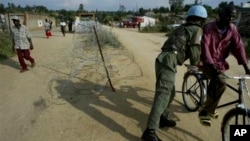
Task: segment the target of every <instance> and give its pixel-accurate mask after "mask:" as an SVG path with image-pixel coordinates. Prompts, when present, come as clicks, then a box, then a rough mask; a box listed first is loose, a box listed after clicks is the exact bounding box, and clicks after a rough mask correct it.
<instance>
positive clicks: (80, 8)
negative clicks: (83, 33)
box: [78, 3, 84, 12]
mask: <svg viewBox="0 0 250 141" xmlns="http://www.w3.org/2000/svg"><path fill="white" fill-rule="evenodd" d="M83 11H84V5H83V4H82V3H81V4H80V5H79V8H78V12H83Z"/></svg>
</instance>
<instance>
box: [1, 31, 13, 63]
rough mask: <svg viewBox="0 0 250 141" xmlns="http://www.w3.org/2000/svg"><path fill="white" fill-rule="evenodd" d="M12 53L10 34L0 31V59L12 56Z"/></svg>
mask: <svg viewBox="0 0 250 141" xmlns="http://www.w3.org/2000/svg"><path fill="white" fill-rule="evenodd" d="M14 54H15V53H14V52H13V50H12V41H11V36H10V34H9V33H6V32H0V60H3V59H6V58H9V57H12V56H14Z"/></svg>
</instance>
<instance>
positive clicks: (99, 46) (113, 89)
mask: <svg viewBox="0 0 250 141" xmlns="http://www.w3.org/2000/svg"><path fill="white" fill-rule="evenodd" d="M93 29H94V32H95V36H96V41H97V44H98V48H99V51H100V54H101V58H102V62H103V65H104V68H105V71H106V74H107V77H108V81H109V85H110V87H111V89H112V91H113V92H115V88H114V87H113V85H112V83H111V79H110V77H109V72H108V69H107V67H106V64H105V61H104V57H103V54H102V49H101V45H100V42H99V39H98V36H97V33H96V29H95V26H93Z"/></svg>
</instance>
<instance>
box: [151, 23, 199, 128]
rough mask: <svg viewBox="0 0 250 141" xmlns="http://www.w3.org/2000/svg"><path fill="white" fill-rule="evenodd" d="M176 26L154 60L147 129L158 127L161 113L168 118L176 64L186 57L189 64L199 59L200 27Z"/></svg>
mask: <svg viewBox="0 0 250 141" xmlns="http://www.w3.org/2000/svg"><path fill="white" fill-rule="evenodd" d="M183 27H184V28H183ZM178 28H183V29H185V30H184V31H185V32H180V31H179V30H181V29H178ZM178 28H177V29H176V30H174V31H173V33H172V34H171V35H170V37H169V38H168V40H167V41H166V42H165V43H164V45H163V47H162V52H161V53H160V54H159V55H158V56H157V58H156V61H155V75H156V92H155V97H154V102H153V106H152V109H151V112H150V115H149V118H148V123H147V127H148V128H149V129H157V128H158V127H159V120H160V116H161V115H163V117H165V118H166V119H167V118H168V113H169V110H168V108H169V105H170V103H171V102H172V100H173V99H174V96H175V75H176V72H177V69H176V67H177V65H182V64H183V63H184V61H185V60H187V59H188V58H189V59H190V64H191V65H197V64H198V62H199V61H200V39H201V35H202V29H201V28H200V27H199V26H197V25H181V27H178ZM181 46H183V48H182V47H181ZM180 48H182V49H180Z"/></svg>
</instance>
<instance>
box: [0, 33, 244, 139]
mask: <svg viewBox="0 0 250 141" xmlns="http://www.w3.org/2000/svg"><path fill="white" fill-rule="evenodd" d="M111 31H112V32H114V33H115V34H116V35H117V36H118V38H119V39H120V40H121V41H122V43H123V45H124V46H125V48H126V49H127V50H128V52H127V50H123V51H118V52H117V51H114V50H107V51H106V52H105V56H106V57H107V58H109V57H110V56H112V55H113V58H112V57H110V58H109V62H110V63H111V65H112V66H113V67H112V70H111V71H110V73H111V79H112V81H113V84H114V87H115V89H116V92H112V91H111V89H110V87H109V86H108V84H107V85H105V83H101V81H98V82H96V83H94V82H93V81H90V80H89V79H87V78H93V76H96V75H97V73H93V71H96V70H97V69H95V68H94V67H93V66H92V68H88V67H85V68H84V67H83V68H84V69H83V70H82V71H81V72H77V73H76V71H72V69H75V67H76V65H78V64H79V60H75V59H74V57H73V52H72V51H73V48H74V45H73V34H66V37H63V36H62V34H61V33H60V32H59V30H58V29H54V31H53V34H54V35H53V36H52V37H51V38H50V39H46V38H45V37H44V33H43V31H34V32H32V34H33V36H34V37H33V42H34V47H35V49H34V50H33V51H32V56H33V57H34V58H35V59H36V62H37V65H36V67H35V68H32V69H30V71H28V72H25V73H22V74H21V73H19V64H18V61H17V58H16V57H13V58H11V59H8V60H4V61H1V62H0V71H1V72H0V80H1V81H0V89H1V93H0V126H1V128H0V140H1V141H125V140H128V141H138V140H140V136H141V134H142V130H143V129H144V128H145V124H146V121H147V116H148V113H149V110H150V107H151V103H152V99H153V96H154V82H155V78H154V59H155V57H156V56H157V54H158V53H159V51H160V47H161V45H162V44H163V42H164V41H165V39H166V38H165V37H164V36H163V34H141V33H138V32H137V31H136V30H134V29H117V28H113V29H111ZM115 53H117V54H118V55H117V54H116V57H117V58H115V57H114V56H115V55H114V54H115ZM119 53H121V55H119ZM110 54H112V55H110ZM124 54H127V55H124ZM85 55H87V54H85ZM121 56H122V57H121ZM83 57H84V56H83ZM85 57H86V56H85ZM90 62H91V61H90ZM84 63H85V64H84ZM84 63H83V66H84V65H86V61H85V62H84ZM230 63H231V64H232V65H231V67H232V68H233V70H232V72H233V73H236V74H237V73H242V72H243V71H242V68H241V67H234V66H235V65H236V62H235V60H234V59H230ZM121 67H122V68H121ZM93 68H94V69H93ZM75 70H77V69H75ZM98 71H100V70H98ZM184 72H185V68H183V67H179V68H178V74H177V75H178V78H177V80H176V87H177V89H179V90H180V88H181V83H182V77H183V74H184ZM73 73H74V74H75V75H72V74H73ZM82 76H84V77H82ZM97 85H98V86H99V87H102V88H103V89H102V91H101V93H100V94H96V93H93V88H94V87H96V86H97ZM172 109H173V111H174V113H173V118H175V119H176V120H177V127H175V128H172V129H168V128H166V129H162V130H158V131H157V132H158V134H159V136H160V137H161V138H162V139H163V140H168V141H201V140H204V141H219V140H220V122H221V117H220V118H219V119H218V120H216V121H213V127H211V128H204V127H203V126H201V125H200V123H199V121H198V118H197V113H196V112H194V113H190V112H187V111H186V110H185V108H184V107H183V105H182V99H181V95H180V94H176V98H175V101H174V103H173V106H172ZM220 112H221V114H222V115H223V113H224V112H225V111H224V110H220ZM211 135H212V136H211Z"/></svg>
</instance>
